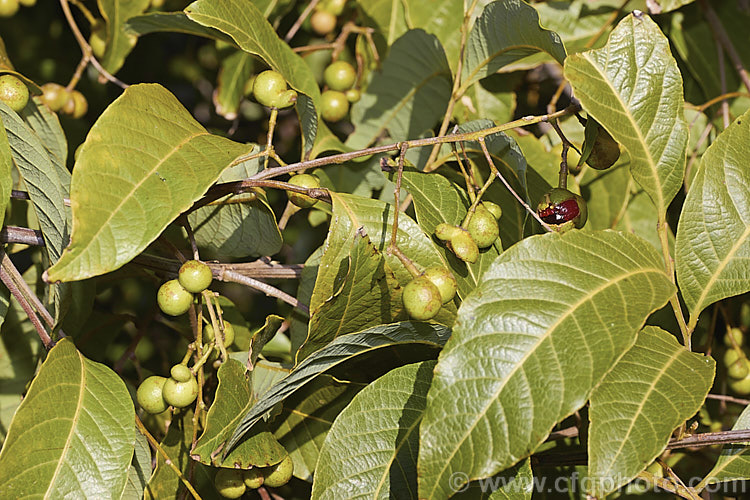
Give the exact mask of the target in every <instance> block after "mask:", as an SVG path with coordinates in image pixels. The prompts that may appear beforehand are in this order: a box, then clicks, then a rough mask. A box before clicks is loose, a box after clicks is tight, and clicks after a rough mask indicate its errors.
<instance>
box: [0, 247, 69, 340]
mask: <svg viewBox="0 0 750 500" xmlns="http://www.w3.org/2000/svg"><path fill="white" fill-rule="evenodd" d="M0 254H2V265H3V267H4V268H5V270H6V272H7V273H8V274H9V275H10V278H11V279H12V280H13V282H14V283H15V284H16V287H17V288H18V289H19V290H20V291H21V292H23V293H24V296H25V298H26V300H27V301H28V302H29V303H30V304H31V306H32V307H33V308H34V310H35V311H36V313H37V314H39V316H41V317H42V320H43V321H44V322H45V323H47V326H49V327H50V328H52V327H54V326H55V319H54V318H53V317H52V315H51V314H50V313H49V311H47V308H46V307H45V306H44V304H42V301H41V300H39V297H37V296H36V294H35V293H34V292H32V291H31V289H30V288H29V285H28V284H27V283H26V280H24V279H23V276H21V273H19V272H18V269H16V266H15V265H13V262H12V261H11V260H10V257H8V254H7V253H5V252H4V251H3V250H2V249H0ZM59 333H60V336H61V337H64V336H65V334H64V333H62V331H60V332H59Z"/></svg>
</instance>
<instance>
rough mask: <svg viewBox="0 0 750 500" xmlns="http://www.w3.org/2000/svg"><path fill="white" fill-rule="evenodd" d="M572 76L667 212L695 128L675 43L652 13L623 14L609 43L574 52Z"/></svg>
mask: <svg viewBox="0 0 750 500" xmlns="http://www.w3.org/2000/svg"><path fill="white" fill-rule="evenodd" d="M565 77H566V78H567V79H568V80H569V81H570V84H571V85H572V87H573V91H574V93H575V96H576V97H577V98H578V99H580V100H581V105H582V106H583V108H584V109H585V110H586V112H587V113H589V114H590V115H591V116H593V117H594V119H595V120H596V121H598V122H599V123H600V124H601V125H602V126H604V128H605V129H607V131H608V132H609V133H610V134H611V135H612V137H613V138H614V139H615V140H616V141H617V142H619V143H620V144H621V145H623V146H624V147H625V149H627V150H628V153H630V170H631V172H632V174H633V177H634V178H635V180H636V181H637V182H638V183H639V184H640V185H641V187H643V189H645V190H646V192H647V193H648V195H649V196H650V197H651V200H652V201H653V202H654V205H656V209H657V213H658V214H659V215H660V219H664V217H665V216H666V211H667V207H668V206H669V203H670V201H671V200H672V198H673V197H674V195H675V194H676V193H677V191H678V190H679V189H680V187H681V186H682V177H683V173H684V171H685V150H686V147H687V141H688V128H687V124H686V123H685V118H684V113H683V97H682V76H681V75H680V71H679V69H678V67H677V63H676V62H675V60H674V58H672V56H671V54H670V52H669V42H668V41H667V39H666V38H665V37H664V35H663V34H662V32H661V31H660V30H659V27H658V26H657V25H656V24H655V23H654V22H653V21H652V20H651V18H649V17H648V16H646V15H640V17H636V16H635V15H634V14H633V15H629V16H627V17H626V18H625V19H623V20H622V21H621V22H620V23H619V24H618V25H617V27H616V28H615V29H614V30H613V31H612V34H611V35H610V37H609V41H608V42H607V45H606V46H605V47H603V48H601V49H598V50H592V51H589V52H584V53H581V54H573V55H571V56H569V57H568V58H567V59H566V61H565Z"/></svg>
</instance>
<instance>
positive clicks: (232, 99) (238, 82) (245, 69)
mask: <svg viewBox="0 0 750 500" xmlns="http://www.w3.org/2000/svg"><path fill="white" fill-rule="evenodd" d="M253 61H254V60H253V56H251V55H250V54H248V53H247V52H243V51H240V50H238V51H236V52H234V53H233V54H230V55H229V56H228V57H226V58H225V59H224V60H223V61H221V69H220V70H219V76H218V78H217V84H216V91H215V92H214V95H213V99H214V106H215V107H216V113H218V114H220V115H221V116H223V117H224V118H226V119H227V120H234V119H235V118H237V112H238V111H239V109H240V101H241V100H242V97H243V96H244V93H245V84H246V83H247V81H248V79H249V78H250V75H252V74H253V69H254V62H253Z"/></svg>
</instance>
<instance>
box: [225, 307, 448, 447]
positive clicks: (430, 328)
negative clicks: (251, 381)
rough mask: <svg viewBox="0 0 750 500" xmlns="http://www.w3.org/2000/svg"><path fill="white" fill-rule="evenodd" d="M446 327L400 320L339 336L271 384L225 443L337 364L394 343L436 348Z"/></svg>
mask: <svg viewBox="0 0 750 500" xmlns="http://www.w3.org/2000/svg"><path fill="white" fill-rule="evenodd" d="M448 335H450V330H449V329H448V328H446V327H444V326H442V325H437V324H434V323H412V322H408V321H406V322H401V323H393V324H391V325H381V326H377V327H375V328H370V329H369V330H366V331H364V332H359V333H351V334H348V335H342V336H341V337H338V338H337V339H335V340H334V341H333V342H331V343H330V344H328V345H327V346H325V347H323V348H322V349H320V350H319V351H316V352H314V353H313V354H312V355H310V356H309V357H307V358H306V359H305V360H304V361H302V362H301V363H299V364H298V365H297V366H296V367H295V368H294V370H293V371H292V372H291V373H290V374H289V375H288V376H287V377H285V378H284V379H282V380H280V381H279V382H277V383H276V384H274V385H273V387H271V388H270V389H269V390H268V392H267V395H266V396H264V397H262V398H261V399H260V400H259V401H258V402H257V403H256V404H255V406H253V408H252V409H251V410H250V411H249V412H248V413H247V414H246V415H245V416H244V418H243V419H242V421H241V422H240V424H239V425H238V426H237V428H236V429H235V431H234V434H233V436H232V438H231V439H230V441H229V444H228V445H227V447H228V448H230V449H231V448H232V446H234V445H235V443H237V442H238V441H239V440H240V439H242V437H243V436H244V435H245V434H246V433H247V432H248V431H249V430H250V429H251V427H252V426H253V425H255V423H256V422H258V421H259V420H260V419H261V417H262V416H263V415H264V414H265V413H266V412H268V411H269V410H270V409H271V408H273V407H274V405H276V403H278V402H280V401H283V400H284V399H285V398H287V397H288V396H289V395H290V394H292V393H294V392H295V391H297V390H298V389H300V388H301V387H302V386H304V385H305V384H307V383H308V382H310V381H311V380H313V379H314V378H315V377H317V376H318V375H319V374H320V373H322V372H324V371H326V370H328V369H330V368H332V367H334V366H336V365H339V364H341V363H343V362H345V361H347V360H349V359H351V358H352V357H354V356H356V355H358V354H364V353H367V352H370V351H373V350H376V349H379V348H384V347H387V346H393V345H398V344H407V345H413V346H420V347H427V348H439V347H440V346H442V345H443V344H444V343H445V341H446V339H447V337H448Z"/></svg>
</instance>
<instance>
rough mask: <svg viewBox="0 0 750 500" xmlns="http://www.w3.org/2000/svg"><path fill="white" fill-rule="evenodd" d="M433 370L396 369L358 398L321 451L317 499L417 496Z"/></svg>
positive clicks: (425, 366)
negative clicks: (422, 434) (423, 423)
mask: <svg viewBox="0 0 750 500" xmlns="http://www.w3.org/2000/svg"><path fill="white" fill-rule="evenodd" d="M434 367H435V361H423V362H422V363H414V364H411V365H407V366H403V367H401V368H397V369H395V370H392V371H390V372H389V373H387V374H386V375H384V376H382V377H380V378H379V379H378V380H376V381H375V382H373V383H372V384H370V385H368V386H367V387H366V388H365V389H364V390H362V392H360V393H359V394H358V395H357V396H355V397H354V399H353V400H352V402H351V404H350V405H349V406H347V407H346V409H344V411H342V412H341V414H340V415H339V416H338V418H336V421H335V422H334V424H333V426H332V427H331V430H330V431H329V432H328V436H327V437H326V440H325V442H324V443H323V449H322V450H320V458H319V460H318V466H317V468H316V470H315V480H314V482H313V491H312V498H313V499H324V498H330V499H334V500H335V499H339V498H353V497H355V496H357V497H359V496H361V497H363V498H383V499H389V498H399V499H402V498H403V499H408V498H415V499H416V498H417V452H418V450H419V424H420V422H421V421H422V415H423V412H424V409H425V405H426V397H427V391H428V390H429V388H430V381H431V380H432V369H433V368H434Z"/></svg>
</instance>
